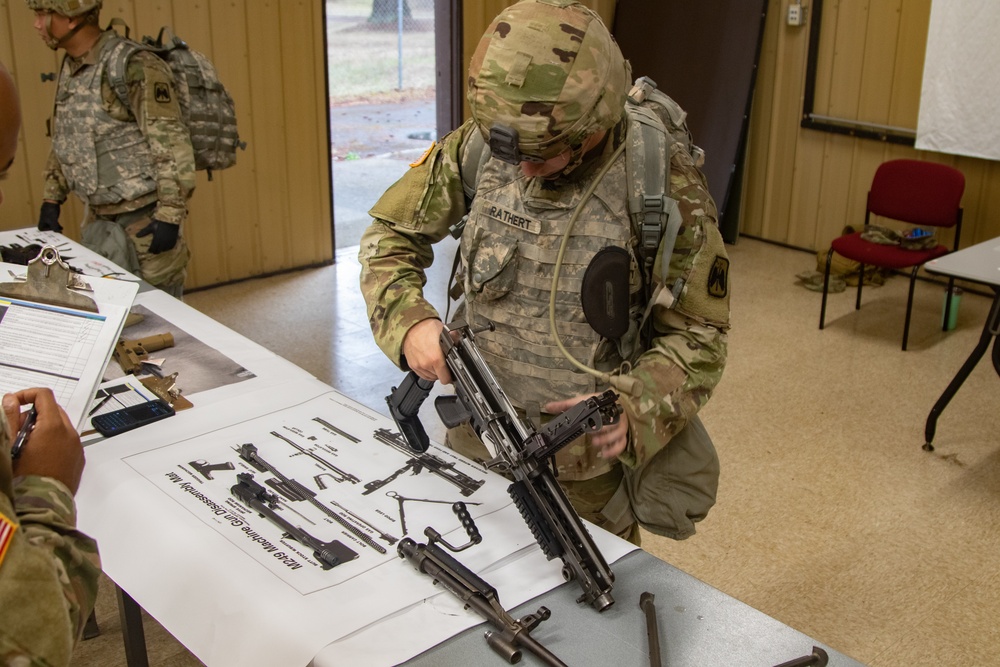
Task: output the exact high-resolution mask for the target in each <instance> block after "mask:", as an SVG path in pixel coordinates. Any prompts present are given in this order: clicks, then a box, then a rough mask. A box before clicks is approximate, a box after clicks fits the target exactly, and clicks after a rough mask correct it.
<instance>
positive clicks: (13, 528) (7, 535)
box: [0, 514, 17, 565]
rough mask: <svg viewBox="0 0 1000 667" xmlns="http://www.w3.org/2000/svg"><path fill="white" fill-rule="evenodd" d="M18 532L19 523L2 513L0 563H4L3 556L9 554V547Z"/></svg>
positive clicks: (0, 517)
mask: <svg viewBox="0 0 1000 667" xmlns="http://www.w3.org/2000/svg"><path fill="white" fill-rule="evenodd" d="M16 532H17V524H15V523H14V522H13V521H11V520H10V519H8V518H7V517H5V516H4V515H3V514H0V565H2V564H3V557H4V556H6V555H7V547H9V546H10V543H11V540H13V539H14V533H16Z"/></svg>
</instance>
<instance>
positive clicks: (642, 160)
mask: <svg viewBox="0 0 1000 667" xmlns="http://www.w3.org/2000/svg"><path fill="white" fill-rule="evenodd" d="M642 82H643V79H639V80H638V81H637V82H636V86H637V87H638V86H639V85H640V84H641V83H642ZM635 90H636V89H635V88H633V91H632V92H633V93H634V92H635ZM643 99H645V96H642V97H638V96H633V94H632V93H630V94H629V99H628V102H627V103H626V104H625V113H626V116H627V117H628V120H629V127H628V134H627V136H626V138H625V142H626V143H625V159H626V162H627V169H626V171H625V178H626V183H627V187H628V192H629V197H628V211H629V217H630V218H631V220H632V226H633V230H634V231H635V233H636V236H637V238H638V239H639V244H638V247H637V252H638V255H639V257H640V258H641V260H642V264H643V269H644V275H645V276H646V281H647V282H646V289H647V292H646V294H647V299H646V308H645V311H644V312H643V315H642V319H641V320H640V323H639V331H640V332H642V335H643V336H648V335H649V332H648V330H647V325H648V324H649V322H650V320H649V316H650V314H651V313H652V310H653V305H654V304H655V303H657V302H660V303H664V297H667V298H666V299H665V305H667V306H668V307H669V306H671V305H673V303H674V302H675V301H676V298H677V296H678V295H679V294H680V291H681V289H683V287H684V284H683V281H681V280H678V281H677V282H676V283H675V284H674V285H673V286H672V287H668V285H667V275H668V273H669V271H670V257H671V255H673V252H674V244H675V243H676V242H677V234H678V232H679V231H680V228H681V213H680V209H679V208H678V206H677V201H676V200H675V199H673V198H671V197H670V158H671V150H672V143H673V142H672V141H671V138H670V137H669V136H668V132H667V128H666V127H665V126H664V124H663V121H661V120H660V118H659V116H658V115H657V114H656V112H654V111H653V110H651V109H648V108H646V107H644V106H640V105H639V103H640V101H641V100H643ZM657 260H659V261H658V262H657ZM657 267H658V268H659V272H658V273H659V281H658V284H657V285H656V287H655V289H653V288H651V285H652V284H653V282H654V281H653V278H654V271H655V269H656V268H657ZM667 290H669V296H667V295H666V294H664V292H665V291H667ZM671 297H672V298H671Z"/></svg>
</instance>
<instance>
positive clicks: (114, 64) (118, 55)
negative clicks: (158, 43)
mask: <svg viewBox="0 0 1000 667" xmlns="http://www.w3.org/2000/svg"><path fill="white" fill-rule="evenodd" d="M115 21H118V22H120V23H121V24H122V25H125V24H124V22H122V20H121V19H117V18H116V19H112V20H111V23H110V24H108V28H111V26H112V25H113V24H114V23H115ZM125 32H126V34H127V33H128V26H125ZM152 50H153V49H151V48H149V47H148V46H145V45H144V44H140V43H138V42H134V41H132V40H131V39H129V38H128V37H124V38H122V39H121V40H120V41H119V43H118V44H116V45H115V46H114V47H113V49H112V51H111V55H110V57H109V58H108V64H107V68H106V69H105V71H106V72H107V76H108V83H109V84H110V85H111V90H113V91H115V95H116V96H117V97H118V101H120V102H121V103H122V104H123V105H124V106H125V108H126V109H130V110H131V109H132V103H131V102H130V101H129V98H128V83H127V82H126V80H125V72H126V70H127V69H128V61H129V59H130V58H131V57H132V56H133V55H134V54H135V53H136V52H137V51H152Z"/></svg>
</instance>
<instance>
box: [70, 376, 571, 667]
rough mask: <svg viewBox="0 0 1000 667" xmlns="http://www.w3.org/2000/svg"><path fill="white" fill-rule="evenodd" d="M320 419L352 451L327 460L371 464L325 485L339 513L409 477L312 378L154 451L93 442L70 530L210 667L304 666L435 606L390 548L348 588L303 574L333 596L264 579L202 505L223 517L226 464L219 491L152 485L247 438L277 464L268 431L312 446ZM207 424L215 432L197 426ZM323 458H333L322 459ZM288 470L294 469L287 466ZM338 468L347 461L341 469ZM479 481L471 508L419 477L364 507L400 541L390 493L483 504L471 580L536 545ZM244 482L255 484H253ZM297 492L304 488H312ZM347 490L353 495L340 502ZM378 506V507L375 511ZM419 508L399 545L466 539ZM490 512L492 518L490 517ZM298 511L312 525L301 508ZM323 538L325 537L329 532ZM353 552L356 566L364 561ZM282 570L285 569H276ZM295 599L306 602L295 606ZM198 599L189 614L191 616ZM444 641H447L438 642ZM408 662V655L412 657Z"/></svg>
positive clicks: (499, 486) (169, 422)
mask: <svg viewBox="0 0 1000 667" xmlns="http://www.w3.org/2000/svg"><path fill="white" fill-rule="evenodd" d="M317 406H320V407H317ZM317 410H322V414H323V419H324V420H325V421H327V422H329V423H331V424H334V425H337V426H338V428H341V427H342V428H343V431H344V432H345V433H348V434H350V435H352V436H354V437H357V438H358V439H359V440H360V441H361V442H359V443H354V442H352V441H351V440H350V439H346V438H341V440H344V442H339V443H338V445H337V447H339V448H343V449H345V450H346V449H347V448H348V447H352V446H355V445H359V446H360V447H364V448H365V449H366V450H367V449H372V451H371V452H370V454H369V455H367V456H366V457H365V458H366V459H370V460H366V461H362V460H361V458H352V459H351V461H350V463H351V465H352V466H355V465H356V466H357V468H355V469H354V470H355V471H356V473H355V474H356V475H357V476H358V477H359V482H358V484H356V485H355V484H350V482H345V483H341V484H335V487H336V490H337V498H338V499H339V500H341V501H343V504H344V505H345V506H348V502H349V501H350V502H354V501H355V500H359V499H360V497H361V494H360V490H362V489H363V488H364V485H365V484H366V483H369V482H371V481H375V480H384V479H386V478H388V477H389V476H391V475H392V474H393V473H394V472H396V471H398V470H400V469H401V467H402V466H404V465H405V464H406V457H405V456H404V455H403V454H402V453H400V452H398V451H397V450H395V449H392V448H390V447H388V446H384V448H383V450H377V449H374V445H371V444H370V443H365V442H364V437H362V436H364V435H365V434H364V433H361V432H360V431H361V430H363V429H362V427H361V426H359V425H360V424H365V425H367V426H366V427H365V429H370V430H371V431H372V432H374V431H375V430H376V429H381V428H386V429H393V430H394V429H395V425H394V423H393V422H392V421H391V420H390V419H389V418H387V417H384V416H382V415H380V414H378V413H376V412H374V411H373V410H371V409H369V408H366V407H364V406H361V405H360V404H358V403H356V402H354V401H352V400H351V399H349V398H347V397H345V396H343V395H342V394H339V393H338V392H336V391H334V390H332V389H331V388H330V387H329V386H327V385H324V384H323V383H321V382H319V381H318V380H315V379H308V380H302V381H299V380H296V381H293V382H288V383H285V384H282V385H278V386H274V387H268V388H262V389H259V390H256V391H254V392H250V393H247V394H246V395H244V396H241V397H239V398H236V399H232V400H223V401H219V402H218V403H217V404H215V406H214V407H213V410H212V411H211V417H208V416H205V415H202V416H199V415H198V414H197V413H198V411H197V410H187V411H183V412H180V413H178V414H177V415H175V416H174V417H171V418H169V419H165V420H162V421H160V422H157V424H156V429H157V430H156V438H155V439H153V438H150V437H149V433H148V432H144V431H145V429H139V430H138V431H133V432H131V433H125V434H122V435H120V436H116V437H115V438H110V439H108V440H105V441H102V442H98V443H95V444H93V445H91V446H90V447H88V449H87V468H86V470H85V472H84V478H83V483H82V485H81V488H80V492H79V494H78V496H77V503H78V507H79V517H80V519H79V524H80V528H81V530H83V531H84V532H86V533H88V534H90V535H92V536H93V537H95V539H97V541H98V543H99V544H100V545H101V546H102V553H103V554H104V568H105V571H106V572H107V573H108V575H109V576H110V577H111V578H112V579H113V580H114V581H115V582H116V583H117V584H118V585H120V586H121V587H122V588H123V589H124V590H125V591H127V592H128V593H129V594H130V595H131V596H132V597H133V598H135V599H136V601H138V602H139V603H140V604H141V605H142V606H143V607H144V608H145V609H146V610H147V611H148V612H149V613H150V614H152V615H153V616H154V617H155V618H157V619H158V620H159V621H160V622H161V623H162V624H163V625H164V627H166V628H168V629H169V630H170V632H171V634H173V635H174V636H175V637H177V638H178V640H179V641H181V642H182V643H183V644H184V645H185V646H187V648H188V649H189V650H191V651H192V652H193V653H194V654H195V655H197V656H198V657H199V659H201V660H203V661H205V662H206V663H207V664H216V663H225V664H240V665H243V666H247V667H253V666H255V665H261V666H263V665H275V664H287V665H305V664H307V663H308V662H309V661H310V659H312V658H313V656H315V655H316V654H317V653H318V652H319V651H320V650H321V649H322V648H323V647H324V646H326V645H327V644H330V643H331V642H334V641H335V640H337V639H340V638H341V637H344V636H345V635H347V634H349V633H351V632H354V631H356V630H359V629H361V628H363V627H365V626H367V625H371V624H373V623H375V622H376V621H378V620H379V619H381V618H384V617H386V616H387V615H391V614H394V613H396V612H399V611H401V610H405V609H407V608H409V607H411V606H413V605H415V604H417V603H419V602H420V601H421V600H423V599H424V598H426V597H428V595H430V594H433V588H432V587H431V586H430V581H429V580H427V578H426V577H422V576H418V575H416V574H415V573H414V572H413V570H412V568H411V567H410V566H409V565H408V564H407V563H405V562H404V561H402V560H401V559H399V558H397V557H396V556H395V554H394V553H393V551H394V545H393V546H392V547H391V548H389V549H388V552H389V553H388V554H387V557H385V558H384V559H382V560H379V558H375V557H374V556H372V555H371V554H367V553H366V554H365V556H364V560H362V557H361V556H360V555H359V558H358V559H357V560H358V561H359V562H358V563H357V565H359V566H361V567H357V568H355V569H356V570H359V571H357V572H355V573H352V576H350V577H346V578H345V577H344V576H340V575H339V574H338V570H341V569H342V568H349V567H351V566H352V565H354V564H355V563H354V561H352V562H351V563H348V564H345V565H341V566H339V567H337V568H334V569H332V570H328V571H326V572H321V571H319V568H318V567H316V566H313V565H309V567H311V568H312V570H313V572H312V574H315V575H329V577H328V578H329V579H330V580H331V581H336V582H337V583H336V584H334V585H326V586H324V587H320V588H316V587H315V585H314V582H315V577H312V576H310V577H304V578H302V579H301V580H300V581H296V582H294V583H295V585H291V584H290V583H289V582H288V581H287V580H286V579H287V577H286V578H283V577H282V576H281V575H280V574H279V573H276V572H275V571H274V567H268V565H265V564H263V563H262V562H261V560H262V559H261V558H260V556H261V554H265V555H266V554H268V553H271V554H273V553H275V552H267V551H266V550H264V549H262V547H261V545H260V543H257V542H254V541H253V540H251V539H249V538H248V537H247V535H246V534H244V533H242V532H241V531H240V528H241V526H226V525H222V524H220V523H217V522H216V521H215V520H214V517H215V516H216V515H215V514H214V511H215V510H214V509H213V508H212V505H219V507H220V508H223V509H225V508H229V509H234V508H233V507H232V505H230V504H229V503H228V502H227V499H225V498H223V497H222V496H221V495H220V492H222V493H224V492H225V491H226V484H231V483H232V482H233V479H231V478H234V477H235V474H236V473H237V472H238V470H237V467H238V466H240V465H241V463H243V462H242V461H239V460H233V465H234V469H233V470H232V471H219V472H213V473H212V476H213V477H217V480H218V483H214V482H215V481H216V480H208V479H205V480H204V482H205V483H204V484H199V485H195V484H194V483H193V482H191V483H190V486H189V487H188V488H191V489H192V490H193V492H187V491H185V492H184V493H183V494H180V493H178V492H176V489H178V488H180V483H177V484H174V482H173V481H168V482H163V481H160V478H162V479H163V480H168V479H172V478H168V473H169V472H175V471H181V472H183V474H181V475H180V477H181V479H182V481H186V480H188V479H193V478H194V477H193V475H192V474H191V473H190V471H184V470H183V468H184V467H187V468H190V465H189V463H190V462H189V459H191V457H192V456H195V455H199V456H201V457H202V458H203V459H205V460H206V461H207V462H213V463H214V462H217V461H216V459H219V461H222V460H224V459H221V458H219V456H220V455H223V454H225V455H227V456H228V452H229V451H230V450H229V448H232V447H235V446H238V445H240V444H243V442H245V440H244V439H245V438H247V437H250V436H251V435H252V437H253V438H254V439H255V442H256V440H257V439H262V440H261V443H260V444H267V445H268V446H269V451H268V456H270V457H271V458H277V457H279V456H280V448H276V447H274V446H272V445H274V444H277V445H280V444H281V443H277V442H276V443H268V439H272V440H275V441H277V439H276V438H274V437H273V436H271V435H270V431H271V430H276V431H278V432H282V433H289V432H290V431H287V430H282V429H283V428H284V427H285V426H292V427H293V428H296V427H297V428H300V430H302V431H303V434H305V433H307V431H308V435H307V438H308V436H309V435H315V436H317V437H319V435H318V433H317V432H315V431H313V430H312V425H311V424H306V423H305V421H312V416H313V415H314V414H316V411H317ZM208 423H211V424H214V426H212V427H207V424H208ZM303 426H308V427H309V428H308V429H306V428H303ZM247 428H250V429H251V430H250V431H248V430H247ZM206 431H211V432H209V433H206ZM296 435H298V434H296ZM327 435H330V434H329V433H328V434H327ZM336 437H338V438H340V436H336ZM331 442H333V441H331ZM326 445H327V446H329V445H330V442H327V443H326ZM317 446H318V445H317ZM324 453H325V454H326V455H329V456H330V457H331V458H333V454H332V453H331V452H330V450H329V449H325V450H324ZM285 458H286V459H289V458H291V459H294V458H295V456H294V455H293V456H292V457H287V456H286V457H285ZM303 458H304V457H303ZM347 458H348V457H347V456H346V454H345V457H344V461H345V465H346V463H347ZM282 465H287V466H290V468H289V469H290V470H292V472H293V473H294V475H295V476H299V475H302V477H303V478H305V477H306V475H305V470H304V469H299V468H297V466H298V462H294V461H291V462H290V461H288V460H285V461H282ZM465 465H467V466H469V467H468V468H465V470H467V471H469V472H470V474H471V472H472V471H473V470H474V466H472V464H465ZM164 466H173V470H172V471H167V470H165V469H164ZM480 470H481V469H480ZM313 471H315V472H314V473H313V474H316V473H320V472H322V467H321V466H319V465H318V464H317V465H316V466H314V467H313ZM481 473H482V476H483V479H485V480H486V483H485V484H484V485H483V486H481V487H479V488H478V489H477V490H476V491H475V492H474V493H473V494H472V495H471V496H469V497H464V498H463V496H461V495H460V494H458V493H455V492H454V491H453V490H452V489H453V488H457V487H454V485H452V484H450V483H447V482H443V481H442V480H441V479H440V478H438V477H436V476H433V475H431V474H429V473H427V472H421V473H419V474H417V475H413V476H411V475H409V474H408V473H406V474H404V475H400V476H398V477H396V478H395V479H394V480H393V481H392V483H390V484H388V485H386V486H384V487H382V488H380V489H378V490H377V491H375V492H374V493H372V494H369V496H370V499H371V500H372V502H373V503H377V509H376V512H377V511H378V509H381V510H382V511H383V512H384V515H382V514H379V516H382V518H384V519H385V520H386V521H387V524H386V525H388V526H390V527H392V526H393V525H394V523H393V521H395V522H396V523H395V526H396V530H397V532H396V533H393V536H395V537H401V536H402V535H401V532H400V531H399V530H398V528H399V523H398V514H396V513H395V512H396V510H397V507H396V501H395V500H394V499H392V498H391V497H388V496H386V495H385V493H386V492H387V491H397V492H398V493H401V494H403V495H406V496H407V497H412V498H440V499H444V498H447V499H448V500H454V499H456V498H458V499H464V500H465V501H467V502H470V503H471V502H481V503H482V505H479V506H470V507H469V510H470V512H471V513H472V514H473V515H474V516H476V514H477V512H489V513H487V514H484V515H478V516H476V523H477V525H479V527H480V530H481V532H482V533H483V535H484V537H485V539H484V542H483V543H482V544H480V545H478V546H476V547H475V548H474V549H470V550H469V551H468V552H467V554H468V555H467V556H463V562H464V563H465V564H466V565H467V566H469V567H470V568H471V569H473V570H474V571H482V570H484V569H485V568H486V567H488V566H489V565H491V564H493V563H495V562H497V561H500V560H502V559H504V558H506V557H508V556H509V555H510V554H511V553H514V552H516V551H518V550H520V549H521V548H523V547H525V546H528V545H530V544H533V543H534V540H533V538H532V536H531V534H530V531H528V529H527V527H526V526H525V525H524V522H523V520H521V519H520V515H519V514H518V512H517V510H516V509H515V508H514V507H513V505H512V504H510V502H509V499H508V497H507V494H506V487H507V481H506V480H504V479H503V478H501V477H499V476H496V475H494V474H492V473H487V472H486V471H481ZM178 474H179V473H178ZM195 474H197V473H196V472H195ZM254 474H255V475H261V473H259V471H254ZM299 481H302V482H303V483H307V484H309V485H310V487H311V488H313V487H312V484H311V483H312V482H313V480H312V478H311V477H309V478H308V479H302V480H299ZM345 484H350V485H351V486H356V487H357V489H356V490H355V491H354V493H353V494H352V493H349V492H348V491H347V490H346V489H347V486H345ZM171 486H173V487H174V489H171V488H170V487H171ZM446 487H447V488H446ZM324 493H325V492H324ZM449 493H450V495H449ZM376 496H379V497H378V498H377V499H376ZM321 497H322V498H326V497H327V496H325V495H324V496H321ZM192 500H195V501H197V502H191V501H192ZM390 503H391V504H390ZM300 504H301V503H300ZM422 505H425V503H406V505H405V513H406V519H407V524H408V528H409V532H411V533H413V534H414V535H417V536H419V535H420V534H421V533H422V531H423V529H424V527H426V526H427V525H433V526H434V527H435V528H437V529H438V530H440V531H441V532H442V533H446V534H447V537H448V539H449V540H450V541H453V542H454V543H461V541H462V538H464V537H465V535H464V530H463V529H462V528H461V527H460V526H459V524H458V520H457V519H456V517H455V516H454V515H452V514H451V512H450V506H449V505H447V504H442V505H440V507H438V508H433V507H431V506H430V505H431V504H426V505H428V506H427V507H422ZM497 507H499V509H494V508H497ZM296 509H297V511H299V512H301V514H302V515H304V516H307V517H309V518H314V517H313V515H312V513H311V512H309V511H307V509H305V508H302V507H296ZM367 512H368V510H367V509H364V511H363V512H361V513H362V514H363V515H365V516H367ZM227 514H232V515H233V516H234V517H235V518H237V519H240V520H242V517H241V516H237V515H236V514H234V513H232V512H228V511H225V512H223V514H222V515H221V516H222V518H223V520H224V519H225V516H226V515H227ZM390 519H392V520H393V521H390ZM411 522H412V523H411ZM449 527H451V529H450V530H449ZM310 528H312V529H314V530H315V531H316V532H317V533H319V532H320V529H321V528H323V529H324V530H326V529H327V528H328V526H323V524H322V522H317V525H316V526H315V527H313V526H310ZM233 529H235V532H234V530H233ZM254 531H255V532H256V533H257V534H259V535H262V536H264V537H265V539H266V540H267V541H268V542H269V543H270V544H271V545H279V544H280V545H281V547H280V550H281V552H283V553H284V554H285V555H288V553H289V551H287V550H286V547H289V546H290V547H295V546H297V545H295V544H290V545H289V544H287V541H286V543H282V542H281V536H280V533H281V531H280V529H279V528H278V527H276V526H274V527H270V526H268V525H265V524H258V523H254ZM324 535H327V536H328V537H329V536H330V535H331V533H330V532H326V533H324ZM236 538H239V539H236ZM338 539H341V541H344V542H345V543H347V541H348V540H349V539H350V538H349V537H348V536H346V535H341V536H340V537H339V538H338ZM357 546H358V548H357V551H358V552H359V554H360V553H362V550H365V549H367V547H362V546H360V545H357ZM386 546H387V547H390V545H388V544H386ZM465 553H466V552H463V554H465ZM306 555H308V554H306ZM274 560H275V561H279V560H283V559H278V558H274ZM296 560H297V562H299V563H300V564H302V565H303V567H302V568H300V570H302V569H305V568H306V566H307V565H308V563H307V562H306V560H307V559H303V560H299V559H296ZM281 567H284V566H280V567H279V568H278V569H279V570H280V569H281ZM300 570H294V571H292V573H293V574H294V573H298V572H300ZM551 570H554V571H555V572H556V573H558V567H554V566H553V565H552V564H551V563H548V564H547V566H546V571H551ZM344 572H345V573H349V572H351V571H350V570H345V571H344ZM556 583H558V581H555V580H553V585H555V584H556ZM302 591H309V592H307V593H305V594H303V592H302ZM508 594H509V595H511V596H514V594H513V593H508ZM195 599H196V600H197V601H198V602H197V603H196V604H193V600H195ZM512 599H514V597H512ZM447 636H450V635H446V636H441V637H439V638H438V639H437V640H436V641H441V640H443V639H445V638H447ZM419 650H420V649H415V650H414V653H416V652H419Z"/></svg>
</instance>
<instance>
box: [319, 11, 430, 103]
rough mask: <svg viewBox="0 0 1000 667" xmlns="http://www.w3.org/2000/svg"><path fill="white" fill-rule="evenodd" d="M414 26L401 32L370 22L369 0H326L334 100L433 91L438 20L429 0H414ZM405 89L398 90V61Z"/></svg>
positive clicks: (428, 92) (352, 100) (386, 96)
mask: <svg viewBox="0 0 1000 667" xmlns="http://www.w3.org/2000/svg"><path fill="white" fill-rule="evenodd" d="M410 8H411V11H412V14H413V19H414V24H413V25H410V26H407V28H406V29H405V30H404V31H403V40H402V58H401V59H400V55H399V36H398V32H397V30H396V28H395V27H393V26H389V27H388V28H387V29H386V28H381V29H374V28H372V27H371V26H369V25H368V23H367V19H368V15H369V14H370V12H371V0H327V30H328V32H327V45H328V48H329V53H328V56H329V63H330V102H331V103H332V104H345V103H350V102H363V101H364V102H367V101H373V100H375V99H378V100H384V99H393V98H398V97H415V96H426V95H428V94H432V92H433V87H434V74H435V66H434V24H433V4H432V2H431V0H410ZM400 61H401V62H402V67H403V72H402V74H403V79H402V83H403V87H402V90H400V89H399V63H400Z"/></svg>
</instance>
